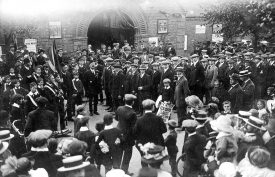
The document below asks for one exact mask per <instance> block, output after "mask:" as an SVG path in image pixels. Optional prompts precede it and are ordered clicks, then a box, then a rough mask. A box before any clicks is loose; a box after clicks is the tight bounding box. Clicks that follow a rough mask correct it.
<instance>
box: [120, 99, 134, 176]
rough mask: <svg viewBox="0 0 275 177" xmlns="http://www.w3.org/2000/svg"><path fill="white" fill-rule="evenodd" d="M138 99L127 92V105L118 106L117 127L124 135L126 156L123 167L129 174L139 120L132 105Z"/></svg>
mask: <svg viewBox="0 0 275 177" xmlns="http://www.w3.org/2000/svg"><path fill="white" fill-rule="evenodd" d="M136 99H137V97H136V96H135V95H132V94H125V106H120V107H118V109H117V111H116V117H115V119H116V120H117V121H118V124H117V128H118V129H120V130H121V131H122V133H123V137H124V138H123V139H124V142H123V144H122V146H123V151H124V156H123V160H122V167H121V168H122V170H124V171H125V173H127V174H129V172H128V168H129V164H130V160H131V158H132V152H133V146H134V145H135V139H134V135H133V129H134V126H135V123H136V121H137V116H136V113H135V111H134V109H133V107H132V106H133V105H134V101H135V100H136Z"/></svg>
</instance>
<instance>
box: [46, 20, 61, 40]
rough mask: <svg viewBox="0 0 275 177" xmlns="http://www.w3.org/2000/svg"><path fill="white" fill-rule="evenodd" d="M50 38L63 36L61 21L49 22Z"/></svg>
mask: <svg viewBox="0 0 275 177" xmlns="http://www.w3.org/2000/svg"><path fill="white" fill-rule="evenodd" d="M49 31H50V39H58V38H61V22H59V21H57V22H49Z"/></svg>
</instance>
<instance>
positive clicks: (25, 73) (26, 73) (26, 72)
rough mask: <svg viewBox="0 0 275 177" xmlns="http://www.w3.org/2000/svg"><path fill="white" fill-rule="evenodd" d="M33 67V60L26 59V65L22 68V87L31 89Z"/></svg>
mask: <svg viewBox="0 0 275 177" xmlns="http://www.w3.org/2000/svg"><path fill="white" fill-rule="evenodd" d="M32 73H33V69H32V68H31V61H30V59H29V58H25V59H24V66H23V67H22V68H21V70H20V75H21V77H22V81H21V84H22V87H24V88H25V89H28V90H29V84H30V82H31V79H32Z"/></svg>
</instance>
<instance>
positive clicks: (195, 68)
mask: <svg viewBox="0 0 275 177" xmlns="http://www.w3.org/2000/svg"><path fill="white" fill-rule="evenodd" d="M191 58H192V63H193V64H192V66H191V73H190V81H189V86H190V91H191V94H192V95H197V96H198V97H199V98H200V99H201V100H202V98H203V83H204V80H205V74H204V68H203V66H202V64H201V62H200V61H199V56H198V55H197V54H194V55H192V56H191Z"/></svg>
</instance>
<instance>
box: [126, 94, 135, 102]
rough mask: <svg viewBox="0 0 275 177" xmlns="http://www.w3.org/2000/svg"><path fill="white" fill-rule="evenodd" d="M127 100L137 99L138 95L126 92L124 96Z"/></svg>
mask: <svg viewBox="0 0 275 177" xmlns="http://www.w3.org/2000/svg"><path fill="white" fill-rule="evenodd" d="M124 99H125V101H130V100H135V99H137V97H136V96H135V95H133V94H125V96H124Z"/></svg>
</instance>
